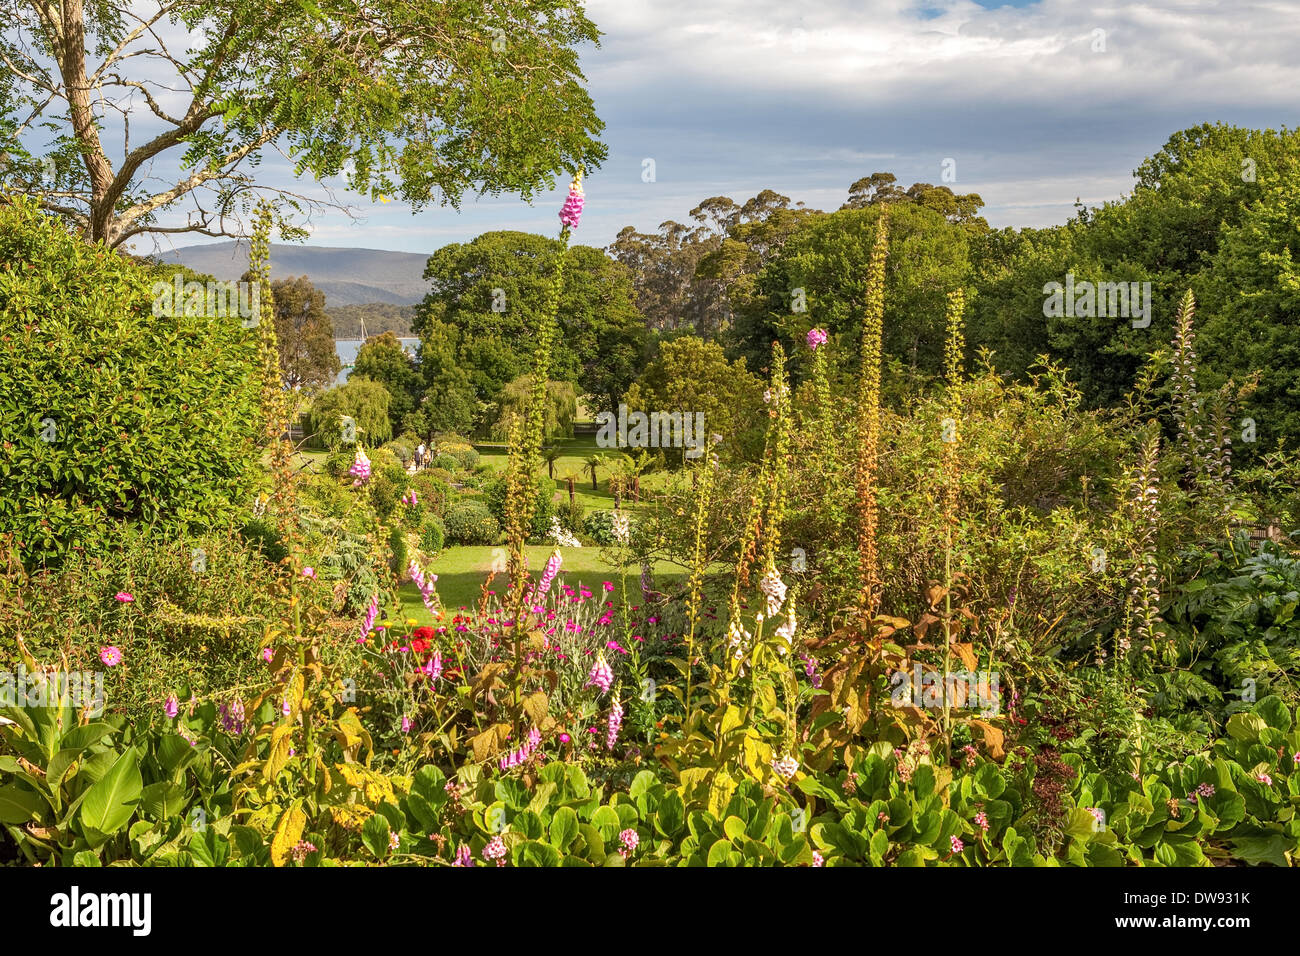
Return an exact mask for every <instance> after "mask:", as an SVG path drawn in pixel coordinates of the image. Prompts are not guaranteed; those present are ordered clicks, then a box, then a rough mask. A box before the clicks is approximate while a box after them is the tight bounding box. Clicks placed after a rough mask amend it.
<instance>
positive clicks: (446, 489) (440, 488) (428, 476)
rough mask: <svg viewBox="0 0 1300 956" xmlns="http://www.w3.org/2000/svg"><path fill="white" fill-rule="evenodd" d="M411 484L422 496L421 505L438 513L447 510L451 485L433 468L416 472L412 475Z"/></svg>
mask: <svg viewBox="0 0 1300 956" xmlns="http://www.w3.org/2000/svg"><path fill="white" fill-rule="evenodd" d="M410 486H411V487H412V488H414V489H415V493H416V494H417V495H418V496H419V498H420V506H421V507H423V508H424V509H426V510H427V511H431V512H432V513H433V514H436V515H443V514H445V513H446V511H447V502H448V500H449V498H450V495H451V486H450V485H448V484H447V482H445V481H443V480H442V479H441V478H439V477H438V476H437V475H435V474H434V473H433V472H432V471H431V470H429V469H427V468H426V469H425V470H424V471H420V472H416V473H415V474H414V475H412V476H411V479H410Z"/></svg>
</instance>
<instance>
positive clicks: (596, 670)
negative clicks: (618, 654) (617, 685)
mask: <svg viewBox="0 0 1300 956" xmlns="http://www.w3.org/2000/svg"><path fill="white" fill-rule="evenodd" d="M613 683H614V671H613V670H612V669H611V668H610V666H609V665H608V664H607V663H605V654H604V653H603V652H602V653H601V654H600V655H599V656H598V657H597V658H596V663H594V664H592V665H591V673H590V674H588V675H587V683H585V684H583V685H582V686H583V687H591V686H592V685H595V686H596V687H598V688H600V692H601V693H602V694H606V693H608V692H609V688H610V685H611V684H613Z"/></svg>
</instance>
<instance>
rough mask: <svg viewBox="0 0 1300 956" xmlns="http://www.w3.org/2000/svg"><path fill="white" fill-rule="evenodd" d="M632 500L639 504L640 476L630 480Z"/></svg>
mask: <svg viewBox="0 0 1300 956" xmlns="http://www.w3.org/2000/svg"><path fill="white" fill-rule="evenodd" d="M632 500H633V501H637V502H639V501H640V500H641V476H640V475H637V476H636V477H635V478H633V479H632Z"/></svg>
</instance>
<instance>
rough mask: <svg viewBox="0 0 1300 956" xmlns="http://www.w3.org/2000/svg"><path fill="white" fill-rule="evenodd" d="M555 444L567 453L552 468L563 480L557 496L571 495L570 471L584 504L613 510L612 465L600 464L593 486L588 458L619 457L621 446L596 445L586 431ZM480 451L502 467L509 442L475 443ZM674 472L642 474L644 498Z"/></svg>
mask: <svg viewBox="0 0 1300 956" xmlns="http://www.w3.org/2000/svg"><path fill="white" fill-rule="evenodd" d="M555 444H557V445H559V446H560V447H561V448H562V449H563V452H564V453H563V454H562V455H561V456H560V457H559V458H557V459H556V460H555V464H554V467H553V469H552V470H551V472H552V473H553V474H554V476H555V480H556V482H558V483H559V486H560V487H559V491H558V492H557V493H556V495H557V498H559V497H561V496H566V495H568V486H567V485H566V484H565V478H566V477H567V476H569V475H573V476H574V477H575V479H576V480H575V482H574V497H575V498H576V499H577V500H578V501H580V502H582V505H583V507H584V508H586V509H587V510H588V511H591V510H609V509H611V508H613V507H614V495H613V494H612V493H611V492H610V490H609V475H610V469H609V468H608V467H601V468H598V469H597V471H596V475H597V486H598V487H597V488H596V489H595V490H593V489H592V487H591V472H590V471H588V470H587V468H586V461H587V459H588V458H590V457H591V456H592V455H596V454H599V455H603V456H606V457H608V458H610V459H611V460H617V459H618V458H619V457H620V454H619V451H618V449H614V448H600V447H598V446H597V445H596V436H594V435H584V436H581V437H578V438H562V439H559V440H558V441H557V442H556V443H555ZM474 447H475V448H477V449H478V452H479V454H480V455H481V456H482V458H483V462H484V464H486V465H488V466H490V467H492V468H494V469H497V470H500V469H503V468H505V466H506V446H505V445H494V444H482V445H475V446H474ZM674 474H675V473H674V472H672V471H658V472H655V473H653V474H647V475H642V476H641V495H642V497H643V498H644V497H645V496H646V495H648V494H650V493H651V492H656V491H663V490H664V489H665V488H667V487H668V485H669V483H670V482H671V481H672V480H673V476H674ZM626 507H627V509H628V510H629V511H635V510H636V509H637V508H638V507H639V505H638V503H637V502H634V501H631V500H628V501H627V503H626Z"/></svg>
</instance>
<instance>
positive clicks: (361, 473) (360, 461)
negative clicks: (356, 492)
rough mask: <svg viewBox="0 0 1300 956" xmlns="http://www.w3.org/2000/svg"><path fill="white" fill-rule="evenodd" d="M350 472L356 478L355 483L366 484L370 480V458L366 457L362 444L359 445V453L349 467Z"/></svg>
mask: <svg viewBox="0 0 1300 956" xmlns="http://www.w3.org/2000/svg"><path fill="white" fill-rule="evenodd" d="M348 474H350V475H351V476H352V477H353V478H355V479H356V481H354V482H353V484H354V485H364V484H365V483H366V482H367V481H369V480H370V459H369V458H367V457H366V453H365V451H364V450H363V449H362V448H361V446H360V445H358V446H357V454H356V457H354V458H353V459H352V467H351V468H349V469H348Z"/></svg>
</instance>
